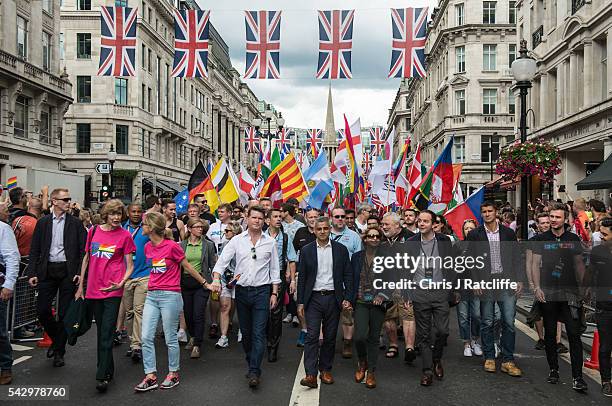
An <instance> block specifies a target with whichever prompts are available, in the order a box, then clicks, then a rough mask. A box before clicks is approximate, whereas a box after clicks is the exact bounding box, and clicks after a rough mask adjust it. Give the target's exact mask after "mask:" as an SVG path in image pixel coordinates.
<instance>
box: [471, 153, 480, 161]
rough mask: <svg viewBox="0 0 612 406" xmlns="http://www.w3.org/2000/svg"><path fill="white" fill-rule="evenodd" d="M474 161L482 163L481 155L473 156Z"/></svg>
mask: <svg viewBox="0 0 612 406" xmlns="http://www.w3.org/2000/svg"><path fill="white" fill-rule="evenodd" d="M472 161H480V154H472Z"/></svg>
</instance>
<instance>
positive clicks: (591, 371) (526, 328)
mask: <svg viewBox="0 0 612 406" xmlns="http://www.w3.org/2000/svg"><path fill="white" fill-rule="evenodd" d="M515 325H516V327H518V329H519V330H521V331H522V332H523V333H525V334H526V335H527V336H528V337H529V338H531V339H532V340H533V341H536V342H537V341H538V335H537V333H536V332H535V331H533V329H532V328H530V327H529V326H528V325H526V324H525V323H523V322H522V321H520V320H515ZM559 355H560V356H561V359H563V360H564V361H565V362H567V363H568V364H570V365H571V364H572V361H571V359H570V355H569V353H567V354H559ZM582 371H583V373H584V374H586V375H587V376H588V377H589V378H591V379H592V380H594V381H595V382H597V383H598V384H599V385H601V376H600V375H599V371H597V370H595V369H590V368H586V367H584V368H582Z"/></svg>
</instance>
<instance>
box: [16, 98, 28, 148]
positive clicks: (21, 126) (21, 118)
mask: <svg viewBox="0 0 612 406" xmlns="http://www.w3.org/2000/svg"><path fill="white" fill-rule="evenodd" d="M29 108H30V101H29V99H28V98H27V97H23V96H19V97H17V101H16V102H15V133H14V134H15V136H16V137H22V138H28V124H29V111H28V110H29Z"/></svg>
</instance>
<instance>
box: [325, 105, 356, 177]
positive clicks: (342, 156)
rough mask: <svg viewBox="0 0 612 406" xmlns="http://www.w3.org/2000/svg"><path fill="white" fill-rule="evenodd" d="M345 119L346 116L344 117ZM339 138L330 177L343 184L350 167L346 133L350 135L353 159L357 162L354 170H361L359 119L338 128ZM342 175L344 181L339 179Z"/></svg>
mask: <svg viewBox="0 0 612 406" xmlns="http://www.w3.org/2000/svg"><path fill="white" fill-rule="evenodd" d="M345 120H346V117H345ZM338 133H339V135H340V136H341V138H340V139H339V140H338V150H337V152H336V157H335V158H334V164H333V165H332V168H331V171H332V177H333V178H334V181H335V182H340V183H342V184H343V185H344V184H347V179H348V178H346V176H348V175H347V173H348V170H349V169H350V168H351V166H350V159H349V154H348V142H347V138H348V137H347V136H346V134H350V135H351V142H352V146H353V153H354V160H355V162H356V163H357V168H355V172H356V173H357V174H359V173H360V172H361V163H362V161H363V150H362V148H361V120H360V119H357V120H356V121H355V122H354V123H353V124H351V126H350V127H348V126H345V128H344V129H342V130H338ZM342 176H344V177H345V179H344V181H342V180H341V177H342Z"/></svg>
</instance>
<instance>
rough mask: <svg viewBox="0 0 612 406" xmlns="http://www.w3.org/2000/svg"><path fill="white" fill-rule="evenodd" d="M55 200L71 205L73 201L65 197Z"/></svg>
mask: <svg viewBox="0 0 612 406" xmlns="http://www.w3.org/2000/svg"><path fill="white" fill-rule="evenodd" d="M55 200H61V201H62V202H64V203H70V202H71V201H72V198H71V197H64V198H63V199H55Z"/></svg>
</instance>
